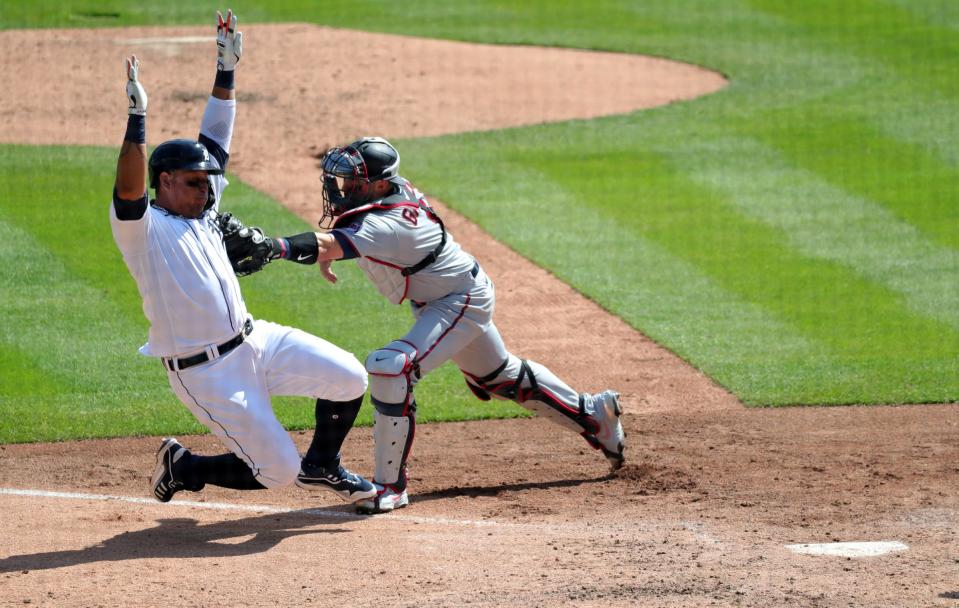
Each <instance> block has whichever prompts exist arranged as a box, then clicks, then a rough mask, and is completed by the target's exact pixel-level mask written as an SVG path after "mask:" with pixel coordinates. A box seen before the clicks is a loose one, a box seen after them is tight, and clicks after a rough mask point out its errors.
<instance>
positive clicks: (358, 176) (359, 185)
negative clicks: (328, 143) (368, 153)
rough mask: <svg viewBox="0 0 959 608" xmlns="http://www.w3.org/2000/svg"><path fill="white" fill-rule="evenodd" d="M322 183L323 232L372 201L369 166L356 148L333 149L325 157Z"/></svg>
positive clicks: (321, 220) (321, 224)
mask: <svg viewBox="0 0 959 608" xmlns="http://www.w3.org/2000/svg"><path fill="white" fill-rule="evenodd" d="M322 180H323V217H322V218H321V219H320V227H321V228H323V229H329V228H332V227H333V224H334V223H335V220H336V218H337V217H339V216H340V215H342V214H343V213H345V212H347V211H349V210H350V209H352V208H354V207H356V206H358V205H360V204H362V203H364V202H366V201H367V199H368V198H369V192H370V180H369V179H368V178H367V174H366V163H365V162H364V161H363V156H362V155H360V153H359V152H358V151H357V150H356V149H355V148H352V147H349V146H347V147H345V148H330V150H329V151H327V153H326V155H325V156H324V157H323V176H322Z"/></svg>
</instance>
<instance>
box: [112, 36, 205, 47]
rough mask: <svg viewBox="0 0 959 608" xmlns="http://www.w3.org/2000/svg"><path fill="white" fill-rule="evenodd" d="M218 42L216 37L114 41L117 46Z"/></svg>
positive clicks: (168, 37)
mask: <svg viewBox="0 0 959 608" xmlns="http://www.w3.org/2000/svg"><path fill="white" fill-rule="evenodd" d="M211 40H216V37H215V36H156V37H152V38H118V39H116V40H114V42H115V43H116V44H124V45H126V44H142V45H163V44H197V43H200V42H210V41H211Z"/></svg>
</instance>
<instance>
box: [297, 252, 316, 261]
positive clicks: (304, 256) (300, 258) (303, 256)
mask: <svg viewBox="0 0 959 608" xmlns="http://www.w3.org/2000/svg"><path fill="white" fill-rule="evenodd" d="M312 257H313V254H312V253H301V254H300V255H298V256H296V261H297V262H302V261H303V260H308V259H310V258H312Z"/></svg>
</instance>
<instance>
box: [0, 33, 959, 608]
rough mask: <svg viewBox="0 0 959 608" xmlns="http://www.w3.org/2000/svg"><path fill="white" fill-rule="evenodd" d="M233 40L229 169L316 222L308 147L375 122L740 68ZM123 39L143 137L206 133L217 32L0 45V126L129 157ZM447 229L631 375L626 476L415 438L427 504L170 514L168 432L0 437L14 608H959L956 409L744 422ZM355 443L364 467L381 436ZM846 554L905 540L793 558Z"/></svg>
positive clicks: (524, 308) (467, 436) (599, 317)
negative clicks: (133, 63) (163, 451)
mask: <svg viewBox="0 0 959 608" xmlns="http://www.w3.org/2000/svg"><path fill="white" fill-rule="evenodd" d="M241 29H243V30H244V37H245V46H247V49H248V55H247V56H246V57H244V60H243V63H242V64H241V67H240V70H241V73H240V76H239V85H238V90H239V91H240V103H241V106H240V110H239V116H238V120H237V135H236V137H235V139H234V143H233V147H234V156H233V165H232V167H233V169H234V170H235V171H236V173H237V174H238V175H239V176H240V177H241V178H243V179H244V180H245V181H247V182H249V183H251V184H253V185H254V186H256V187H258V188H259V189H261V190H263V191H265V192H268V193H269V194H271V195H273V196H275V197H276V198H277V199H278V200H280V201H282V202H283V203H284V204H286V205H288V206H290V208H292V209H294V210H295V211H296V212H298V213H300V214H301V215H302V216H303V217H304V218H306V219H308V220H310V221H311V222H312V221H315V218H316V217H317V215H318V214H317V210H316V205H315V203H316V201H315V185H316V171H315V159H314V158H313V156H314V154H315V153H316V152H317V151H318V150H322V149H324V148H325V147H326V146H327V145H330V144H332V143H335V142H340V141H342V140H344V139H347V138H350V137H353V136H355V135H357V134H361V133H362V134H365V133H377V134H382V135H385V136H387V137H406V136H416V135H432V134H439V133H449V132H457V131H465V130H474V129H490V128H497V127H502V126H515V125H520V124H532V123H536V122H542V121H550V120H564V119H570V118H586V117H591V116H596V115H600V114H608V113H621V112H627V111H632V110H635V109H639V108H644V107H650V106H652V105H657V104H662V103H667V102H670V101H676V100H682V99H689V98H692V97H695V96H698V95H702V94H707V93H709V92H712V91H715V90H717V89H718V88H719V87H721V86H722V85H723V83H724V81H723V79H722V78H721V77H719V76H717V75H716V74H713V73H710V72H708V71H705V70H702V69H699V68H695V67H692V66H685V65H682V64H676V63H672V62H668V61H665V60H659V59H648V58H642V57H630V56H625V55H615V54H593V53H584V52H578V51H565V50H560V49H535V48H531V47H494V48H491V47H484V46H478V45H468V44H461V43H450V42H439V41H425V40H417V39H413V38H405V37H397V36H382V35H372V34H364V33H359V32H345V31H337V30H330V29H326V28H320V27H315V26H306V25H288V26H279V25H272V26H258V25H257V26H245V27H242V28H241ZM354 48H364V49H372V50H371V51H370V54H369V55H367V56H365V57H358V58H357V57H354V56H353V55H352V53H351V52H350V51H351V49H354ZM129 52H136V53H137V54H138V55H139V56H140V57H141V59H142V60H143V67H142V79H143V81H144V83H145V84H146V86H147V89H148V92H149V94H150V103H151V106H150V119H149V121H150V124H149V127H148V131H149V134H150V135H149V138H150V142H151V144H155V143H158V142H159V141H162V140H163V139H167V138H169V137H173V136H190V135H192V134H193V133H194V130H195V125H197V124H199V117H200V112H201V111H202V106H203V99H205V95H206V93H207V92H208V83H209V80H210V71H211V65H210V64H211V62H212V57H211V54H212V52H213V51H212V38H211V37H210V36H209V32H208V31H207V30H205V29H197V28H176V29H169V28H167V29H137V30H99V31H84V30H70V31H59V32H49V31H47V32H44V31H32V32H2V33H0V65H2V66H3V72H4V74H8V75H10V77H9V78H8V79H7V80H8V83H7V84H6V89H5V92H4V93H3V94H2V95H0V141H4V142H26V143H86V144H101V145H111V144H113V145H115V144H117V143H118V141H119V139H120V137H121V134H122V130H123V121H124V118H123V117H124V107H125V102H124V100H123V97H122V83H123V72H122V69H123V66H122V58H123V56H124V54H126V53H129ZM58 57H59V58H63V57H68V58H69V60H67V61H62V62H58V61H55V59H56V58H58ZM197 57H200V58H202V60H199V61H197V59H196V58H197ZM356 61H360V62H361V65H354V63H353V62H356ZM58 65H59V66H61V68H62V69H63V70H64V72H65V73H63V74H54V73H51V70H54V69H55V68H56V66H58ZM40 74H42V77H38V75H40ZM571 75H573V76H575V77H571ZM390 78H396V79H402V80H403V82H404V86H403V87H401V89H403V90H407V89H408V90H410V91H415V92H418V94H417V95H410V96H402V95H401V96H389V97H386V96H383V95H382V94H381V90H380V88H379V87H378V86H375V83H378V82H382V81H383V79H390ZM518 98H519V99H521V101H522V102H521V103H517V99H518ZM184 129H187V130H184ZM277 176H282V178H281V179H278V177H277ZM227 196H229V195H227ZM447 218H448V219H447ZM444 219H446V220H447V224H448V226H449V228H450V230H451V231H452V232H453V233H454V234H455V235H456V237H457V240H459V241H460V242H461V243H463V244H464V247H465V248H466V249H467V250H469V251H471V252H473V253H475V254H476V255H477V257H478V258H479V260H480V262H481V263H482V264H483V266H484V268H485V269H486V270H487V272H488V273H489V274H490V275H491V276H492V277H493V278H494V280H495V281H496V283H497V287H498V289H497V294H498V296H499V297H498V303H497V323H498V325H499V326H500V327H501V328H502V329H503V333H504V335H506V336H507V337H508V340H509V343H510V346H511V348H513V349H515V350H516V351H518V352H522V353H524V354H525V355H528V356H529V357H531V358H534V359H537V360H540V361H542V362H543V363H546V364H547V365H549V366H550V367H551V368H553V369H555V370H556V371H557V372H558V373H559V374H560V375H562V376H563V377H566V378H568V379H570V380H571V383H572V384H574V386H577V387H580V388H581V390H587V391H597V390H600V389H602V388H605V387H607V386H610V387H617V388H619V389H620V390H621V391H622V392H623V395H624V404H625V408H626V414H625V416H624V424H625V426H626V430H627V433H628V435H629V437H628V439H629V450H628V453H627V456H628V464H627V465H626V467H624V469H622V470H621V471H619V472H618V473H617V474H615V475H609V474H608V472H607V468H606V465H605V461H604V460H603V459H602V458H601V457H600V456H599V455H598V454H597V453H596V452H594V451H593V450H591V449H589V448H588V446H587V445H586V444H585V442H583V440H582V439H581V438H579V437H576V436H574V435H572V434H569V433H566V432H562V431H558V430H557V429H556V428H555V427H553V426H551V425H550V424H549V423H547V422H545V421H542V420H518V421H495V422H479V423H464V424H433V425H422V426H420V427H419V428H418V438H417V442H416V445H415V448H414V453H413V458H412V461H411V475H412V478H413V479H412V482H411V492H412V496H411V498H412V503H411V505H410V507H409V508H407V509H404V510H402V511H400V512H397V513H394V514H391V515H388V516H378V517H373V518H370V517H356V516H353V515H352V512H351V510H350V509H349V508H348V507H347V506H346V505H343V504H341V503H338V502H336V500H335V498H332V495H326V494H315V495H311V494H309V493H306V492H304V491H302V490H295V489H287V490H282V491H264V492H256V493H239V492H229V491H223V490H219V489H216V488H208V489H207V490H204V491H203V492H202V493H199V494H192V495H191V494H180V495H178V498H181V497H182V500H183V501H198V502H197V503H195V504H190V503H184V502H180V501H177V502H175V503H172V504H170V505H160V504H157V503H155V502H151V501H150V500H149V499H148V491H147V487H146V486H147V477H148V475H149V471H150V469H151V467H152V456H153V452H154V450H155V449H156V447H157V445H158V443H159V442H158V440H157V439H156V438H143V439H120V440H109V441H89V442H70V443H63V444H42V445H41V444H34V445H12V446H0V512H2V513H3V517H2V519H0V522H2V523H0V529H2V532H3V533H2V535H0V539H2V540H0V605H3V606H24V605H44V606H99V605H102V606H127V605H130V606H134V605H135V606H164V607H166V606H169V605H171V604H179V605H188V606H224V605H230V606H342V605H345V604H357V605H376V604H379V603H388V604H390V605H393V606H460V605H475V606H490V607H493V606H507V605H508V606H524V607H533V606H560V605H572V606H582V607H587V606H597V607H615V606H790V605H792V606H940V605H941V606H953V605H959V548H957V546H959V545H957V542H956V541H957V538H956V534H957V533H956V531H957V529H959V498H957V488H959V441H957V439H956V438H957V433H959V409H957V407H956V406H955V405H940V406H898V407H872V408H861V407H860V408H803V409H799V408H786V409H777V410H759V411H757V410H747V409H745V408H743V407H742V406H741V405H740V404H739V403H738V402H737V401H736V400H735V398H733V397H732V396H731V395H729V394H728V393H727V392H726V391H724V390H722V389H721V388H720V387H717V386H716V385H715V384H713V383H712V382H711V381H710V380H709V379H708V378H706V377H704V376H703V375H702V374H700V373H699V372H697V371H696V370H695V369H692V368H690V367H689V366H688V365H686V364H685V363H684V362H682V361H681V360H679V359H677V358H676V357H674V356H673V355H672V354H671V353H669V352H667V351H665V350H663V349H662V348H660V347H658V346H657V345H655V344H653V343H652V342H651V341H649V340H648V339H647V338H645V337H644V336H642V335H641V334H639V333H638V332H636V331H634V330H633V329H631V328H630V327H628V326H627V325H625V324H624V323H623V322H622V321H620V320H619V319H616V318H614V317H611V316H609V315H607V314H606V313H604V312H603V311H602V310H601V309H600V308H598V307H597V306H596V305H595V304H593V303H591V302H590V301H588V300H587V299H585V298H583V297H582V296H580V295H578V294H577V293H575V292H574V291H573V290H571V289H570V288H569V287H567V286H565V285H563V284H562V283H560V282H558V281H557V280H555V279H554V278H553V277H551V275H549V273H547V272H545V271H543V270H541V269H538V268H536V267H535V266H533V265H531V264H530V263H528V262H527V261H525V260H524V259H523V258H521V257H520V256H518V255H517V254H515V253H514V252H512V251H511V250H509V249H508V248H507V247H505V246H503V245H501V244H499V243H496V242H495V241H493V240H492V239H491V238H490V237H489V236H488V235H486V234H485V233H483V232H482V230H480V229H479V228H477V227H476V226H475V225H472V224H470V223H469V222H467V221H466V220H464V219H463V218H461V217H458V216H457V215H456V214H454V213H452V212H451V211H449V210H444ZM318 280H319V278H318ZM544 302H546V303H548V304H547V305H546V306H545V308H544ZM531 310H535V311H536V314H531V313H530V311H531ZM555 327H563V328H565V329H564V332H563V335H561V336H558V335H556V332H555V331H554V329H555ZM574 353H575V354H574ZM131 356H135V355H134V354H133V353H132V348H131ZM584 361H585V362H601V363H598V364H595V365H592V364H591V365H583V363H582V362H584ZM158 373H159V371H158ZM427 381H428V380H427ZM464 390H465V388H464ZM6 422H7V423H9V421H6ZM296 438H297V442H298V444H299V445H301V446H303V447H304V448H305V445H306V444H307V436H306V435H304V434H296ZM181 439H182V440H183V441H184V443H185V444H187V445H188V446H190V447H191V448H195V449H197V450H198V451H200V452H207V453H210V452H215V451H219V450H220V448H219V446H218V445H216V444H215V441H214V440H213V439H212V438H210V437H208V436H203V437H190V438H181ZM345 452H346V453H345V456H346V458H347V460H348V461H349V462H350V463H351V465H355V468H356V469H358V470H359V471H361V472H365V473H369V472H371V471H372V470H373V462H372V437H371V432H370V429H356V430H354V432H353V433H352V434H351V436H350V439H349V440H348V446H347V448H346V450H345ZM106 496H109V497H112V498H110V499H108V500H107V499H104V498H103V497H106ZM850 541H898V542H899V543H902V544H901V545H898V546H897V550H896V551H894V552H891V553H887V554H884V555H880V556H875V557H842V556H831V557H824V556H813V555H800V554H797V553H795V552H793V551H792V550H790V549H788V548H787V545H795V544H806V543H829V544H830V545H832V546H833V547H840V546H842V545H840V544H839V543H841V542H850ZM903 547H904V548H903Z"/></svg>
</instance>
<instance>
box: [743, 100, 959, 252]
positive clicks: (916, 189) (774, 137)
mask: <svg viewBox="0 0 959 608" xmlns="http://www.w3.org/2000/svg"><path fill="white" fill-rule="evenodd" d="M801 111H802V112H803V113H804V114H805V116H806V117H807V118H808V124H806V125H800V124H798V123H796V122H793V121H788V120H783V118H784V117H780V116H777V114H778V113H773V114H771V115H770V117H769V121H768V123H769V124H774V125H783V126H781V127H778V128H773V129H764V130H760V131H758V132H757V136H758V137H760V138H762V139H763V140H764V141H765V142H767V144H768V145H769V146H771V147H774V148H776V149H777V150H779V151H780V153H781V154H782V155H783V156H784V160H787V161H788V162H789V163H790V164H791V165H793V166H795V167H797V168H801V169H805V170H807V171H809V172H810V173H813V174H816V175H818V176H820V177H821V178H822V180H823V181H824V182H828V183H830V184H832V185H834V186H835V187H837V188H840V189H841V190H843V191H844V192H845V193H846V194H847V195H852V196H857V197H860V198H862V199H866V200H869V201H871V202H873V203H875V204H877V205H881V206H883V207H885V208H886V209H888V210H889V211H890V212H892V213H893V214H895V215H896V216H897V217H898V218H901V219H902V220H903V221H904V222H908V223H909V224H911V225H913V226H914V227H915V228H918V229H919V230H921V231H922V232H923V233H924V235H925V236H926V237H928V238H929V239H930V240H931V241H932V242H934V243H935V244H937V245H939V246H943V247H948V248H952V249H953V250H957V249H959V212H957V211H956V210H957V209H959V189H957V188H956V184H957V183H959V166H955V165H953V164H950V163H948V162H945V161H943V159H941V158H940V157H939V156H938V155H937V154H934V153H933V154H930V153H929V152H927V151H926V150H925V149H923V148H921V147H919V146H917V145H911V144H909V143H907V142H904V141H902V140H900V139H898V138H895V137H892V136H890V135H886V134H884V133H883V132H882V131H881V125H873V124H871V122H870V119H869V118H863V117H860V116H859V115H858V114H859V113H858V112H853V111H849V110H847V111H836V110H830V109H829V108H828V107H823V106H820V107H816V108H808V109H803V110H801ZM790 118H792V117H790ZM745 141H748V140H745ZM810 143H814V145H810ZM751 151H756V152H758V153H759V155H758V156H757V158H756V160H758V161H759V162H762V161H763V160H764V159H765V154H763V151H762V150H751V149H750V148H749V147H748V144H747V145H745V146H744V147H743V152H745V153H749V152H751ZM836 194H837V196H836V198H841V197H839V196H838V193H836ZM835 203H836V205H837V206H838V204H839V201H836V202H835ZM836 211H839V212H840V213H841V210H840V209H836ZM856 216H857V213H855V212H854V211H852V210H850V212H849V213H848V217H850V218H855V217H856ZM849 228H850V238H855V236H856V232H857V227H856V226H855V225H853V226H850V227H849Z"/></svg>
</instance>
